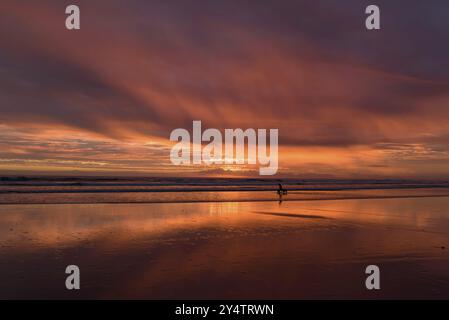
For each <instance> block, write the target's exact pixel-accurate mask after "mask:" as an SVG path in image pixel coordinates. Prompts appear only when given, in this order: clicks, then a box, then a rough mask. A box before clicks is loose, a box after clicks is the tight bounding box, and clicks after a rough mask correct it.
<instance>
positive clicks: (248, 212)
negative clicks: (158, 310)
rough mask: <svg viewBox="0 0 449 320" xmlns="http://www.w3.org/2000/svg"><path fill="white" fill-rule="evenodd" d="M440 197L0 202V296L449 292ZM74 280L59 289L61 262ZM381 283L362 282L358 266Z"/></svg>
mask: <svg viewBox="0 0 449 320" xmlns="http://www.w3.org/2000/svg"><path fill="white" fill-rule="evenodd" d="M447 208H449V197H417V198H396V199H350V200H348V199H346V200H322V201H284V202H283V203H278V202H206V203H153V204H52V205H49V204H41V205H39V204H28V205H1V206H0V298H2V299H12V298H37V299H49V298H63V299H78V298H124V299H128V298H138V299H215V298H224V299H264V298H266V299H268V298H274V299H310V298H325V299H330V298H361V299H366V298H374V299H384V298H387V299H395V298H412V299H413V298H424V299H426V298H436V299H439V298H446V299H448V298H449V210H448V209H447ZM70 264H76V265H78V266H79V267H80V269H81V290H79V291H68V290H66V289H65V278H66V276H67V275H66V274H65V273H64V271H65V268H66V266H67V265H70ZM369 264H376V265H378V266H379V267H380V270H381V290H378V291H368V290H366V289H365V278H366V275H365V273H364V272H365V267H366V266H367V265H369Z"/></svg>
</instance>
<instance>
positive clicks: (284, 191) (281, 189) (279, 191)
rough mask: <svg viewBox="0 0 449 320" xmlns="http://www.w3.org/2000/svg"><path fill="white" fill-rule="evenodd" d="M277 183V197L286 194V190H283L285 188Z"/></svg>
mask: <svg viewBox="0 0 449 320" xmlns="http://www.w3.org/2000/svg"><path fill="white" fill-rule="evenodd" d="M278 185H279V188H278V190H277V193H278V195H279V197H280V198H281V197H282V195H284V194H287V190H285V189H284V188H283V187H282V184H280V183H279V184H278Z"/></svg>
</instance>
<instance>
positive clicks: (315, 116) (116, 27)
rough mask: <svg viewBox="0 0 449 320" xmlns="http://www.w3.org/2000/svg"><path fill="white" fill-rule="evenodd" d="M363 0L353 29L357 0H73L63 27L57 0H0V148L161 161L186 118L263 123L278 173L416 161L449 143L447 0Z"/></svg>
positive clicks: (24, 154) (399, 170)
mask: <svg viewBox="0 0 449 320" xmlns="http://www.w3.org/2000/svg"><path fill="white" fill-rule="evenodd" d="M379 5H380V6H381V8H382V30H381V31H379V32H367V31H366V30H365V29H364V27H363V26H364V14H363V12H364V6H363V5H362V4H361V3H360V1H345V3H344V4H342V3H341V2H337V1H330V0H321V1H282V3H279V2H278V1H213V2H210V1H197V2H195V3H194V4H191V3H185V2H184V1H170V2H166V1H138V0H133V1H127V2H126V3H125V2H122V1H116V0H111V1H95V3H92V2H91V1H79V6H80V7H81V12H82V27H81V30H80V31H76V32H69V31H67V30H65V29H64V23H63V21H64V14H63V13H64V7H63V5H62V4H61V3H58V2H57V1H50V0H47V1H40V2H39V4H37V3H35V2H33V1H23V2H21V3H20V4H18V3H17V2H16V1H10V0H6V1H2V4H0V9H1V10H0V12H2V13H1V14H0V15H2V16H1V18H0V47H1V48H0V49H1V50H0V112H1V115H0V124H2V125H3V126H2V127H0V130H1V132H2V137H3V138H2V139H1V140H2V141H1V143H2V145H3V146H4V149H3V151H2V152H1V153H0V157H1V158H2V159H3V160H2V161H3V163H8V166H10V167H9V168H12V167H18V165H19V164H21V166H20V167H21V168H25V167H26V163H30V162H32V161H47V160H48V159H51V160H52V161H56V159H59V160H58V161H61V159H63V160H67V161H75V163H73V166H74V167H79V168H80V169H83V168H87V167H89V168H94V169H95V167H96V165H93V164H98V163H101V164H103V165H98V167H101V166H103V167H104V166H105V165H104V163H106V165H110V166H111V168H121V169H123V170H126V171H133V170H136V171H139V170H143V169H144V168H145V166H146V164H145V161H147V160H148V159H151V162H152V164H151V165H150V164H148V165H149V166H150V167H152V172H153V171H154V172H159V173H162V174H164V173H165V174H172V172H173V170H174V169H173V168H170V166H169V164H168V152H167V153H166V150H167V148H169V147H170V143H169V142H168V137H169V134H170V132H171V130H173V129H175V128H177V127H183V128H190V127H191V123H192V121H193V120H202V122H203V123H204V124H205V126H207V127H215V128H219V129H224V128H238V127H241V128H248V127H251V128H279V131H280V143H281V154H280V161H281V166H282V167H283V168H284V169H283V170H284V171H283V172H284V173H288V172H317V173H320V174H330V173H332V172H335V169H336V168H337V169H338V171H339V172H340V173H339V174H341V175H354V174H358V173H359V172H360V171H366V172H370V174H373V175H376V174H378V175H398V174H400V175H404V174H405V175H418V176H419V175H421V174H422V175H425V176H426V175H429V172H430V173H431V170H429V166H431V165H432V161H441V162H442V161H445V160H446V159H447V155H446V149H447V147H446V146H447V145H448V144H449V140H448V137H449V124H448V122H447V120H446V119H447V116H448V115H449V114H448V113H449V109H448V106H449V66H448V60H447V56H449V48H448V47H447V45H446V42H447V38H448V36H449V22H448V21H447V17H445V16H444V14H442V12H445V11H444V9H448V5H447V2H446V1H435V2H433V3H432V5H425V6H424V5H423V4H422V3H420V2H419V1H408V2H407V11H406V12H404V8H403V4H400V3H394V4H392V3H391V1H380V2H379ZM105 8H107V10H106V9H105ZM446 12H447V10H446ZM11 26H14V27H11ZM50 129H52V130H50ZM24 130H25V131H26V130H28V131H29V132H32V135H35V136H36V137H37V138H36V139H37V140H38V141H34V140H27V139H28V138H27V137H28V136H29V135H30V133H24ZM49 131H52V135H51V136H49V135H48V132H49ZM67 132H71V134H74V133H75V134H76V135H80V136H82V137H83V138H82V139H81V140H75V141H74V140H71V139H69V138H67V136H66V135H67ZM8 135H9V136H8ZM147 143H153V144H155V145H156V147H153V148H150V149H148V148H146V149H145V147H144V146H145V144H147ZM130 145H136V146H137V145H138V146H139V148H142V150H145V151H143V154H144V155H145V157H143V158H140V156H138V155H137V154H138V153H137V151H136V150H135V149H133V148H130V147H129V146H130ZM385 146H388V148H386V147H385ZM410 146H413V147H410ZM416 146H420V147H419V148H421V149H420V150H421V151H420V152H422V153H425V156H423V157H420V158H419V159H417V158H414V159H413V163H410V161H409V160H408V159H409V154H407V155H405V156H404V148H406V149H407V150H415V149H416ZM111 148H112V149H111ZM437 149H438V150H444V151H443V152H437V153H435V150H437ZM93 150H95V151H93ZM111 150H112V151H111ZM282 152H283V153H282ZM304 153H307V154H306V155H304ZM19 155H20V156H19ZM402 156H404V158H402V159H401V157H402ZM117 157H121V158H123V159H122V160H120V161H119V160H117ZM336 157H338V158H336ZM147 158H148V159H147ZM44 159H47V160H44ZM136 159H137V160H136ZM283 159H284V160H283ZM306 159H307V160H306ZM379 162H380V163H383V164H384V165H385V166H388V170H385V169H382V170H380V169H374V168H376V167H377V168H379V166H378V165H379ZM50 163H53V162H51V161H50ZM55 163H56V164H55V166H56V167H58V166H61V165H60V164H57V163H60V162H55ZM71 163H72V162H71ZM343 163H344V165H345V166H346V168H342V167H341V166H342V165H343ZM8 166H6V165H3V166H2V165H0V168H3V169H4V170H6V169H7V168H8ZM404 168H405V169H404ZM426 168H427V169H426ZM99 169H101V168H99ZM178 169H179V168H178ZM190 170H194V169H192V168H190V169H188V170H187V172H189V173H190V172H192V171H190ZM198 170H199V171H198V172H205V171H204V170H205V169H204V168H201V169H198ZM206 171H207V170H206ZM209 171H211V172H213V171H214V170H213V169H212V170H209ZM441 173H443V174H449V166H447V167H446V166H445V165H444V164H441V165H440V166H439V169H438V170H437V171H436V172H435V174H436V175H439V174H441Z"/></svg>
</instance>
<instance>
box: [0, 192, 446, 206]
mask: <svg viewBox="0 0 449 320" xmlns="http://www.w3.org/2000/svg"><path fill="white" fill-rule="evenodd" d="M444 197H449V193H448V194H441V195H440V194H435V195H392V196H378V195H376V196H351V197H349V196H348V197H328V198H318V197H317V198H307V199H285V198H284V199H282V201H281V202H307V201H326V200H328V201H335V200H370V199H379V200H380V199H408V198H444ZM248 202H279V199H248V200H244V199H241V200H219V199H218V200H179V201H177V200H173V201H122V202H113V201H107V202H106V201H105V202H101V201H99V202H49V203H45V202H34V203H20V202H17V203H0V206H19V205H25V206H29V205H96V204H110V205H112V204H113V205H128V204H182V203H186V204H188V203H248Z"/></svg>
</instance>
